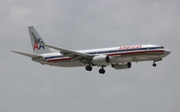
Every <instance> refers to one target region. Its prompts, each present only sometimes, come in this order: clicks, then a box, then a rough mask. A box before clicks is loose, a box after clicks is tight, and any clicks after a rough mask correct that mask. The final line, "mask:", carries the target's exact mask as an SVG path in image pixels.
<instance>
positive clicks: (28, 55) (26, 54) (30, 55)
mask: <svg viewBox="0 0 180 112" xmlns="http://www.w3.org/2000/svg"><path fill="white" fill-rule="evenodd" d="M11 52H14V53H17V54H21V55H24V56H27V57H31V58H33V57H38V56H37V55H34V54H28V53H23V52H17V51H11Z"/></svg>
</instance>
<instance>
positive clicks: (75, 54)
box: [43, 44, 93, 61]
mask: <svg viewBox="0 0 180 112" xmlns="http://www.w3.org/2000/svg"><path fill="white" fill-rule="evenodd" d="M43 45H44V46H46V47H49V48H53V49H55V50H58V51H60V53H61V54H63V55H64V56H68V57H71V58H72V60H73V61H74V60H81V59H86V60H89V59H92V58H93V55H90V54H85V53H81V52H77V51H72V50H68V49H64V48H59V47H55V46H51V45H48V44H43Z"/></svg>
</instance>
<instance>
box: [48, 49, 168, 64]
mask: <svg viewBox="0 0 180 112" xmlns="http://www.w3.org/2000/svg"><path fill="white" fill-rule="evenodd" d="M162 52H164V50H152V51H139V52H138V51H136V52H120V53H114V54H105V55H107V56H123V55H132V54H145V53H162ZM67 60H72V58H59V59H52V60H47V62H58V61H67Z"/></svg>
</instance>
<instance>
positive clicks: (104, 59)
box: [92, 55, 110, 65]
mask: <svg viewBox="0 0 180 112" xmlns="http://www.w3.org/2000/svg"><path fill="white" fill-rule="evenodd" d="M109 62H110V58H109V56H106V55H99V56H95V57H93V59H92V63H93V64H94V65H108V63H109Z"/></svg>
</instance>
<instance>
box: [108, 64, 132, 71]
mask: <svg viewBox="0 0 180 112" xmlns="http://www.w3.org/2000/svg"><path fill="white" fill-rule="evenodd" d="M112 67H113V68H115V69H116V70H121V69H129V68H131V62H128V63H127V64H113V65H112Z"/></svg>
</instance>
